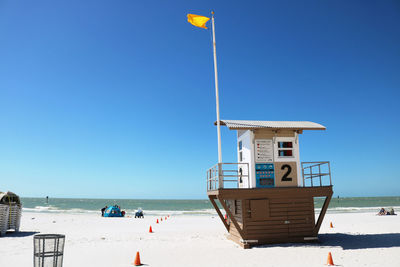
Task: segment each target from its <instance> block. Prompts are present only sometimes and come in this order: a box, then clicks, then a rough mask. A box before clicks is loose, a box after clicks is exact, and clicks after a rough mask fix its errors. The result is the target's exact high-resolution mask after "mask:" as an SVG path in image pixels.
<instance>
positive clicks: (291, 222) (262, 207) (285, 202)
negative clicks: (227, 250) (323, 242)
mask: <svg viewBox="0 0 400 267" xmlns="http://www.w3.org/2000/svg"><path fill="white" fill-rule="evenodd" d="M232 190H234V191H232ZM213 192H214V194H210V192H209V197H210V199H215V198H216V197H218V199H220V200H222V199H224V202H225V204H226V205H225V206H226V207H227V208H228V209H229V211H230V213H231V214H232V218H228V224H229V230H228V231H229V233H230V235H231V236H232V238H231V239H232V240H240V242H239V243H240V245H242V246H243V247H246V246H249V244H247V243H246V242H247V241H246V240H249V242H250V241H251V242H255V243H253V245H254V244H266V243H282V242H304V241H305V239H304V238H305V237H307V238H309V237H317V235H318V231H319V227H320V225H318V223H317V224H316V222H315V215H314V197H317V196H318V197H319V196H325V197H326V205H324V207H323V209H322V210H321V214H320V217H319V219H318V222H319V223H320V222H322V220H323V217H324V215H325V212H326V208H327V206H328V205H329V201H330V198H331V196H332V194H333V191H332V186H327V187H316V188H304V187H301V188H267V189H229V190H228V191H227V190H225V189H220V190H216V191H213ZM233 220H234V221H235V223H236V225H237V226H238V227H240V230H238V229H236V227H235V226H234V224H235V223H232V222H233Z"/></svg>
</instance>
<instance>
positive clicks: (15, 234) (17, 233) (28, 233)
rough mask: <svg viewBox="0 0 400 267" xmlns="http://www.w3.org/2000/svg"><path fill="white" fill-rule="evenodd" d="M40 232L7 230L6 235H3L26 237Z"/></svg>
mask: <svg viewBox="0 0 400 267" xmlns="http://www.w3.org/2000/svg"><path fill="white" fill-rule="evenodd" d="M38 233H40V232H24V231H21V232H7V233H6V234H5V235H4V236H2V237H26V236H31V235H35V234H38Z"/></svg>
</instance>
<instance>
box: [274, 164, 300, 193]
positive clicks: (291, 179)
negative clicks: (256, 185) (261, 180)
mask: <svg viewBox="0 0 400 267" xmlns="http://www.w3.org/2000/svg"><path fill="white" fill-rule="evenodd" d="M285 186H287V187H289V186H297V164H296V162H275V187H285Z"/></svg>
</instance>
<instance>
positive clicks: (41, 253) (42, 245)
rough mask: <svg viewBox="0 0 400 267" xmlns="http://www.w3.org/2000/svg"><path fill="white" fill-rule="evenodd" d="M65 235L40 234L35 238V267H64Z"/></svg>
mask: <svg viewBox="0 0 400 267" xmlns="http://www.w3.org/2000/svg"><path fill="white" fill-rule="evenodd" d="M64 243H65V235H58V234H39V235H34V236H33V266H34V267H62V264H63V256H64Z"/></svg>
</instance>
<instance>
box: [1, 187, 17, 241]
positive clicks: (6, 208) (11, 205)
mask: <svg viewBox="0 0 400 267" xmlns="http://www.w3.org/2000/svg"><path fill="white" fill-rule="evenodd" d="M21 211H22V205H21V201H20V199H19V197H18V196H17V195H16V194H14V193H12V192H5V193H2V192H0V236H4V235H5V234H6V232H7V230H9V229H14V231H16V232H19V227H20V224H21Z"/></svg>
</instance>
